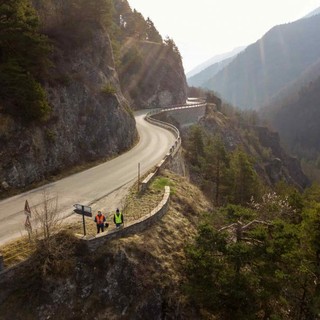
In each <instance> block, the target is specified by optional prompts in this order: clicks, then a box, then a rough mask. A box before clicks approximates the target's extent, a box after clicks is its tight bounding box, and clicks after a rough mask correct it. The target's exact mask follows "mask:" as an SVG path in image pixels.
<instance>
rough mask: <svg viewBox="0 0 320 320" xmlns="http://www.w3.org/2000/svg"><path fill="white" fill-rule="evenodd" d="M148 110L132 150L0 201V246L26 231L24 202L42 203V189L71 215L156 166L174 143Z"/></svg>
mask: <svg viewBox="0 0 320 320" xmlns="http://www.w3.org/2000/svg"><path fill="white" fill-rule="evenodd" d="M146 113H147V111H145V110H143V111H137V112H136V113H135V119H136V124H137V129H138V132H139V136H140V140H139V142H138V144H137V145H136V146H135V147H134V148H132V149H131V150H130V151H128V152H126V153H124V154H122V155H121V156H119V157H117V158H115V159H113V160H110V161H108V162H106V163H103V164H101V165H98V166H96V167H93V168H91V169H89V170H86V171H83V172H80V173H77V174H74V175H72V176H69V177H67V178H64V179H62V180H59V181H56V182H53V183H50V184H48V185H46V186H43V187H40V188H37V189H34V190H31V191H28V192H25V193H23V194H20V195H17V196H14V197H11V198H8V199H5V200H2V201H0V243H4V242H7V241H8V240H10V239H13V238H15V237H18V236H20V235H21V233H22V232H23V233H25V231H24V222H25V219H26V216H25V214H24V204H25V200H28V202H29V204H30V206H31V207H32V206H35V205H38V204H40V203H41V201H42V199H43V190H44V189H46V190H47V191H48V193H49V194H50V195H53V196H55V195H57V196H58V205H59V212H61V215H62V216H68V215H70V214H71V213H72V212H73V204H75V203H81V204H84V205H89V204H90V203H92V202H93V201H95V200H97V199H100V198H102V197H104V196H106V195H108V194H110V193H111V192H113V191H114V190H117V189H118V188H121V187H122V186H124V185H126V184H127V183H129V182H130V181H133V180H134V179H136V178H137V172H138V163H140V166H141V174H143V173H145V172H146V171H148V170H149V169H150V168H152V167H153V166H154V165H156V164H157V163H158V162H159V161H160V160H161V159H162V158H163V157H164V155H165V154H166V153H167V152H168V150H169V149H170V147H171V146H172V145H173V143H174V141H175V137H174V135H173V133H172V132H170V131H168V130H166V129H163V128H160V127H158V126H155V125H152V124H150V123H148V122H146V121H145V120H144V116H145V115H146Z"/></svg>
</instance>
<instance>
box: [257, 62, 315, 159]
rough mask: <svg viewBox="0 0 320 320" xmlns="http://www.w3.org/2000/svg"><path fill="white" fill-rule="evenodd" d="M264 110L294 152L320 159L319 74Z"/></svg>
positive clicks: (265, 115) (299, 155)
mask: <svg viewBox="0 0 320 320" xmlns="http://www.w3.org/2000/svg"><path fill="white" fill-rule="evenodd" d="M318 69H319V68H318ZM319 74H320V73H319ZM310 79H311V78H310ZM261 114H262V116H263V117H264V118H266V119H267V120H268V121H269V123H270V124H271V126H272V127H273V128H274V129H276V130H277V131H278V132H279V134H280V136H281V139H282V140H283V142H284V144H285V145H286V146H287V148H288V150H289V151H290V152H291V153H293V154H296V155H297V156H298V157H299V158H300V159H302V158H303V159H305V160H313V161H314V162H316V161H317V160H318V159H319V154H320V141H319V134H320V129H319V119H320V77H319V76H318V78H317V79H315V80H313V81H311V82H309V84H307V85H305V86H303V87H300V88H299V90H298V89H297V90H296V92H292V94H291V95H289V96H287V97H286V98H283V99H282V100H280V101H278V103H276V104H274V105H272V106H269V107H268V108H265V109H263V110H262V111H261Z"/></svg>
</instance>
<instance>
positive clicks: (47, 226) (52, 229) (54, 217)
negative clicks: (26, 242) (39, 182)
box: [32, 189, 62, 240]
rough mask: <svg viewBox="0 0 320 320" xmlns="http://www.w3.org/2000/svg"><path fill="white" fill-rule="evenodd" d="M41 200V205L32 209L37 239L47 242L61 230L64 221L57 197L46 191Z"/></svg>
mask: <svg viewBox="0 0 320 320" xmlns="http://www.w3.org/2000/svg"><path fill="white" fill-rule="evenodd" d="M41 200H42V201H41V203H40V204H38V205H37V206H34V207H33V208H32V213H33V217H34V218H35V223H36V237H40V238H41V239H44V240H47V239H49V238H50V237H51V236H52V235H53V234H55V233H57V232H58V231H60V230H61V223H62V220H61V219H60V217H59V212H58V196H57V195H52V194H51V193H50V192H49V191H48V190H47V189H44V190H43V192H42V199H41ZM38 231H39V234H38Z"/></svg>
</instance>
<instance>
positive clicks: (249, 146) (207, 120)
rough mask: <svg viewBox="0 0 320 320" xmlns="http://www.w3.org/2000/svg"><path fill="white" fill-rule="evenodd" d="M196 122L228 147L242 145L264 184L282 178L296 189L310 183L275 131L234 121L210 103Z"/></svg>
mask: <svg viewBox="0 0 320 320" xmlns="http://www.w3.org/2000/svg"><path fill="white" fill-rule="evenodd" d="M199 123H200V125H201V126H203V127H204V128H205V129H206V130H207V131H208V132H210V133H211V134H219V135H220V136H221V137H222V138H223V140H224V142H225V145H226V147H227V148H228V149H229V150H234V149H235V148H236V147H237V146H241V147H242V148H244V150H246V152H247V153H248V154H250V155H251V156H252V157H253V158H254V159H255V169H256V171H257V172H258V173H259V175H260V176H261V177H262V178H263V179H264V181H265V182H266V183H267V184H269V185H275V184H276V183H277V182H280V181H282V180H283V181H286V182H287V183H289V184H292V185H295V186H296V187H298V188H299V189H303V188H305V187H306V186H307V185H308V184H309V181H308V179H307V177H306V176H305V175H304V173H303V171H302V169H301V166H300V163H299V161H298V159H296V158H294V157H292V156H290V155H288V154H287V153H286V152H285V150H284V149H283V148H282V147H281V145H280V138H279V135H278V133H276V132H272V131H270V130H269V129H268V128H266V127H260V126H253V125H244V124H239V123H236V122H234V121H231V120H230V119H228V118H227V117H226V116H225V115H223V114H222V113H220V112H218V111H216V110H215V109H214V108H210V106H209V107H208V108H207V111H206V114H205V116H204V117H203V118H202V119H201V120H200V122H199Z"/></svg>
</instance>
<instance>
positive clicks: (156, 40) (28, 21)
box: [0, 0, 186, 192]
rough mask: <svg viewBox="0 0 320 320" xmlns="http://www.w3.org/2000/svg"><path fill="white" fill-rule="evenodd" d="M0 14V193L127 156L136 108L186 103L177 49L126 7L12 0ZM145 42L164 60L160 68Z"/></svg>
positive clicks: (120, 2) (95, 1) (116, 2)
mask: <svg viewBox="0 0 320 320" xmlns="http://www.w3.org/2000/svg"><path fill="white" fill-rule="evenodd" d="M0 12H1V16H2V21H3V23H1V26H0V33H1V40H0V47H1V55H0V70H1V72H0V142H1V143H0V145H1V150H0V184H1V192H3V191H4V190H7V189H10V188H20V187H25V186H28V185H30V184H31V183H33V182H36V181H40V180H43V179H45V178H47V177H48V176H50V175H52V174H57V173H59V172H60V171H61V170H64V169H65V168H69V167H72V166H74V165H77V164H80V163H83V162H88V161H92V160H97V159H104V158H107V157H111V156H114V155H116V154H119V153H121V152H123V151H124V150H126V149H128V148H130V147H131V146H132V145H133V144H134V142H135V141H136V139H137V132H136V128H135V121H134V117H133V114H132V111H131V108H132V107H136V108H140V107H142V106H146V105H147V104H152V105H163V104H167V103H172V104H175V103H182V102H185V99H186V80H185V77H184V76H181V75H184V72H183V67H182V63H181V57H180V54H179V51H178V48H177V47H176V46H175V44H174V42H173V40H172V39H166V40H165V41H163V40H162V38H161V36H160V35H159V33H158V32H157V30H156V28H155V26H154V25H153V23H152V21H151V20H150V19H147V20H145V19H144V18H143V17H142V15H141V14H140V13H138V12H137V11H132V10H131V8H130V6H129V4H128V2H127V1H126V0H113V1H111V0H92V1H82V0H66V1H60V0H44V1H40V0H34V1H32V2H31V1H29V0H19V1H13V0H9V1H6V2H2V3H1V4H0ZM146 42H147V45H148V46H150V47H152V48H153V47H154V48H156V49H155V51H157V50H161V52H163V55H165V57H166V58H165V59H163V60H159V61H158V62H159V64H160V66H159V67H158V68H151V67H152V66H148V63H151V61H152V58H150V57H149V56H148V57H147V53H146V52H145V50H144V48H145V46H146ZM128 43H134V46H133V47H134V48H135V49H134V50H128ZM133 47H132V48H133ZM159 48H160V49H159ZM137 52H138V54H136V53H137ZM164 61H166V62H167V61H174V62H175V63H173V62H172V63H170V64H168V65H167V63H166V65H165V66H162V65H161V64H163V63H164ZM161 68H162V69H161ZM160 69H161V70H162V77H161V79H159V77H158V73H159V70H160ZM141 70H143V72H144V73H143V72H140V71H141ZM137 71H139V72H140V73H139V76H137ZM146 72H149V74H148V80H149V83H151V84H152V86H150V87H148V88H147V87H146V85H144V86H141V81H142V80H141V79H142V78H144V77H145V73H146ZM177 74H178V75H180V76H178V77H176V78H175V82H174V83H173V82H172V78H173V77H174V76H176V75H177ZM173 75H174V76H173ZM166 77H167V78H168V82H169V83H170V85H165V86H164V83H166V81H165V78H166ZM142 94H143V97H141V95H142ZM144 99H145V101H146V103H144V104H143V105H141V104H142V101H143V100H144Z"/></svg>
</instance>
